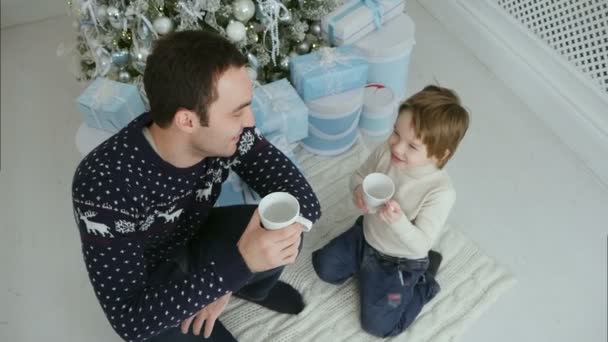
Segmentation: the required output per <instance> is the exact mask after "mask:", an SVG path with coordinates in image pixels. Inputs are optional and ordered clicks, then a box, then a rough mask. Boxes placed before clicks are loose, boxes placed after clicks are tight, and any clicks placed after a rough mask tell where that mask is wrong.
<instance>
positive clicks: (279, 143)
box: [265, 126, 308, 168]
mask: <svg viewBox="0 0 608 342" xmlns="http://www.w3.org/2000/svg"><path fill="white" fill-rule="evenodd" d="M306 131H308V126H307V127H306ZM265 138H266V140H268V142H270V143H271V144H272V145H273V146H274V147H276V148H277V149H278V150H279V151H281V152H283V154H284V155H285V156H286V157H287V158H289V160H291V162H292V163H294V165H295V166H296V167H298V168H299V162H298V159H297V158H296V155H295V153H294V152H293V149H294V148H295V147H296V146H297V144H294V143H290V142H289V140H288V139H287V137H286V136H285V135H282V134H271V135H267V136H265Z"/></svg>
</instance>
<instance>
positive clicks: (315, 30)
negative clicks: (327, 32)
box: [308, 21, 323, 37]
mask: <svg viewBox="0 0 608 342" xmlns="http://www.w3.org/2000/svg"><path fill="white" fill-rule="evenodd" d="M308 32H310V33H311V34H314V35H315V36H317V37H320V36H321V34H322V33H323V29H322V28H321V23H320V22H318V21H313V22H312V23H310V26H309V27H308Z"/></svg>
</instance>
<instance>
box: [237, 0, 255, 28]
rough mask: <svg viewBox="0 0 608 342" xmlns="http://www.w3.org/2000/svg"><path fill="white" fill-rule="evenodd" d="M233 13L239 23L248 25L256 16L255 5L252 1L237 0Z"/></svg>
mask: <svg viewBox="0 0 608 342" xmlns="http://www.w3.org/2000/svg"><path fill="white" fill-rule="evenodd" d="M232 13H233V14H234V17H235V18H236V19H237V20H238V21H240V22H242V23H246V22H248V21H249V19H251V18H253V16H254V15H255V4H254V3H253V1H251V0H236V1H235V2H233V3H232Z"/></svg>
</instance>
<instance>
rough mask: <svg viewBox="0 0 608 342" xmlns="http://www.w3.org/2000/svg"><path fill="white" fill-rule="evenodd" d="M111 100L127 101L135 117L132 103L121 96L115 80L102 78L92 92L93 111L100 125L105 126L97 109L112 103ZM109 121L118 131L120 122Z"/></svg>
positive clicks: (132, 115) (128, 108) (128, 109)
mask: <svg viewBox="0 0 608 342" xmlns="http://www.w3.org/2000/svg"><path fill="white" fill-rule="evenodd" d="M110 101H120V102H122V103H126V104H127V111H128V113H129V114H130V115H131V117H135V113H134V111H133V109H132V108H131V105H130V103H129V102H127V101H126V100H125V99H124V98H123V97H121V96H120V94H119V91H118V89H117V88H116V86H115V84H114V82H113V81H110V80H108V79H105V78H103V79H100V84H99V86H98V87H97V89H95V91H94V92H93V93H92V94H91V111H92V112H93V117H95V121H96V122H97V125H98V127H103V126H102V124H101V122H100V121H99V115H98V114H97V111H98V110H100V109H101V108H102V107H103V105H104V104H106V103H110ZM106 119H108V118H106ZM107 121H108V122H109V123H110V124H111V125H112V128H114V129H116V130H117V131H118V130H120V128H121V127H120V125H119V124H117V123H116V122H114V121H112V120H107Z"/></svg>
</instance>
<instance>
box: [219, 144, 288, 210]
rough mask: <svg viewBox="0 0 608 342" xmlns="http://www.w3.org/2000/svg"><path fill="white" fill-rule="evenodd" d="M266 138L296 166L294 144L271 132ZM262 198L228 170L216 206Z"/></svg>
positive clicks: (257, 201)
mask: <svg viewBox="0 0 608 342" xmlns="http://www.w3.org/2000/svg"><path fill="white" fill-rule="evenodd" d="M265 138H266V140H268V142H270V143H271V144H272V145H273V146H274V147H276V148H277V149H278V150H280V151H281V152H283V154H284V155H285V156H286V157H287V158H289V160H291V162H292V163H294V164H295V165H296V167H298V160H297V158H296V155H295V154H294V152H293V149H294V147H295V146H296V144H293V143H290V142H289V141H288V139H287V137H286V136H285V135H282V134H273V135H269V136H265ZM261 200H262V198H261V197H260V195H259V194H258V193H257V192H255V190H253V189H252V188H251V187H250V186H249V185H247V183H245V182H244V181H243V180H242V179H241V178H240V177H239V176H238V175H237V174H236V173H235V172H234V171H230V173H229V174H228V178H227V179H226V181H224V183H223V184H222V192H221V193H220V196H219V198H218V200H217V201H216V206H220V207H224V206H229V205H239V204H257V203H259V202H260V201H261Z"/></svg>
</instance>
